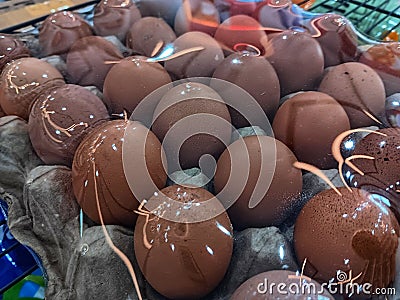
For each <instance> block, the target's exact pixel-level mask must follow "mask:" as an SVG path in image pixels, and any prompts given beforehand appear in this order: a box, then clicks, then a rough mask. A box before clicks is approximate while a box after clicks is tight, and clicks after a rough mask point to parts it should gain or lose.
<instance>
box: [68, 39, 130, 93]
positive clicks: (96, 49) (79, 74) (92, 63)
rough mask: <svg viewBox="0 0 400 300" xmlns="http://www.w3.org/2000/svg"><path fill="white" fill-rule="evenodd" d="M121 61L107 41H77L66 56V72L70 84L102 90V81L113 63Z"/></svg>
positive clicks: (120, 54) (115, 49)
mask: <svg viewBox="0 0 400 300" xmlns="http://www.w3.org/2000/svg"><path fill="white" fill-rule="evenodd" d="M121 59H123V56H122V53H121V52H120V51H119V50H118V48H117V47H115V46H114V45H113V44H112V43H110V42H109V41H107V40H105V39H103V38H102V37H99V36H89V37H84V38H81V39H80V40H78V41H77V42H76V43H74V45H73V46H72V47H71V49H70V51H69V52H68V55H67V60H66V63H67V72H68V75H69V78H68V79H69V81H70V82H71V83H75V84H79V85H82V86H91V85H94V86H96V87H97V88H98V89H99V90H103V85H104V80H105V78H106V76H107V74H108V72H109V71H110V69H111V68H112V66H113V63H117V62H119V61H120V60H121Z"/></svg>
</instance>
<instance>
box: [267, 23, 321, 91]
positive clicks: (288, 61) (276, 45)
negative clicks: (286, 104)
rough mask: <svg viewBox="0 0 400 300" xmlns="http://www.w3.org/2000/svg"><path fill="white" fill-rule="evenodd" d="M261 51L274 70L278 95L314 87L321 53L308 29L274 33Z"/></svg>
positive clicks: (319, 71) (318, 77)
mask: <svg viewBox="0 0 400 300" xmlns="http://www.w3.org/2000/svg"><path fill="white" fill-rule="evenodd" d="M265 55H266V58H267V59H268V61H269V62H270V63H271V65H272V66H273V67H274V69H275V71H276V73H277V74H278V77H279V81H280V84H281V96H286V95H288V94H290V93H294V92H298V91H307V90H313V89H314V88H316V87H317V85H318V83H319V81H320V80H321V77H322V74H323V71H324V53H323V51H322V48H321V46H320V45H319V43H318V42H317V41H316V40H315V39H314V38H313V37H312V36H311V35H310V34H308V33H305V32H298V31H295V30H286V31H283V32H282V33H278V34H274V36H273V37H272V38H271V39H270V40H269V43H268V45H267V47H266V49H265Z"/></svg>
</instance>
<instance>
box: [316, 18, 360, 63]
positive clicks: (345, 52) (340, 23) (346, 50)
mask: <svg viewBox="0 0 400 300" xmlns="http://www.w3.org/2000/svg"><path fill="white" fill-rule="evenodd" d="M310 24H311V26H312V29H311V30H312V33H313V35H314V36H315V37H316V40H317V41H318V42H319V44H320V45H321V48H322V51H323V52H324V60H325V67H330V66H336V65H338V64H341V63H345V62H351V61H355V60H356V58H357V57H358V55H359V54H360V53H359V50H358V40H357V34H356V32H355V31H354V29H353V28H354V27H353V26H352V25H350V24H349V21H348V20H347V19H346V18H344V17H343V16H340V15H335V14H332V13H329V14H324V15H321V16H319V17H317V18H314V19H313V21H312V22H310Z"/></svg>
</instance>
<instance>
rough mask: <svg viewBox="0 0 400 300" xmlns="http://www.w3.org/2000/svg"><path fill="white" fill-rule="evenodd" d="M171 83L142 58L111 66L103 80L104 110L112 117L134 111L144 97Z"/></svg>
mask: <svg viewBox="0 0 400 300" xmlns="http://www.w3.org/2000/svg"><path fill="white" fill-rule="evenodd" d="M168 83H171V78H170V76H169V75H168V73H167V71H165V69H164V68H163V67H162V66H161V65H160V64H159V63H154V62H147V61H146V58H145V57H141V56H131V57H127V58H125V59H123V60H121V61H120V62H119V63H117V64H115V65H114V66H113V67H112V68H111V70H110V71H109V72H108V74H107V76H106V79H105V81H104V88H103V92H104V97H105V102H106V104H107V105H108V108H109V109H110V110H111V111H112V112H113V113H116V114H119V113H121V112H123V111H124V110H126V111H127V112H128V113H132V111H133V110H134V109H135V108H136V106H137V105H138V104H139V102H140V101H142V100H143V99H144V98H145V97H146V96H147V95H149V94H150V93H151V92H153V91H155V90H156V89H158V88H159V87H162V86H163V85H165V84H168Z"/></svg>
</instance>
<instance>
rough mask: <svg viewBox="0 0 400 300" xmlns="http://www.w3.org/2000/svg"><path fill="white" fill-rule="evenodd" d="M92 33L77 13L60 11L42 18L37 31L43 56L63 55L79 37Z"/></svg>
mask: <svg viewBox="0 0 400 300" xmlns="http://www.w3.org/2000/svg"><path fill="white" fill-rule="evenodd" d="M90 35H93V32H92V28H91V27H90V26H89V24H88V23H86V22H85V21H84V20H83V19H82V18H81V17H80V16H79V15H78V14H75V13H73V12H70V11H62V12H57V13H55V14H52V15H50V16H48V17H47V18H46V20H44V22H43V25H42V27H41V28H40V32H39V44H40V47H41V49H42V54H43V56H49V55H54V54H58V55H65V54H67V52H68V50H69V49H70V48H71V46H72V45H73V44H74V43H75V42H76V41H77V40H79V39H80V38H82V37H85V36H90Z"/></svg>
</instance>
